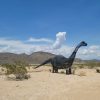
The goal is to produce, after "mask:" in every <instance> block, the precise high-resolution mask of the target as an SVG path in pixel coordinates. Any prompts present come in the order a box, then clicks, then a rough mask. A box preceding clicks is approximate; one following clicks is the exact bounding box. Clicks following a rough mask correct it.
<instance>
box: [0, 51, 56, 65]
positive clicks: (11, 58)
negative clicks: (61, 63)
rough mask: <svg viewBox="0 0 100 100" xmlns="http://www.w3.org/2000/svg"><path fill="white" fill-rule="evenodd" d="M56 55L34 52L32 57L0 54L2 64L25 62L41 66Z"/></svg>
mask: <svg viewBox="0 0 100 100" xmlns="http://www.w3.org/2000/svg"><path fill="white" fill-rule="evenodd" d="M54 56H55V55H54V54H51V53H48V52H41V51H40V52H34V53H32V54H31V55H27V54H25V53H23V54H14V53H0V64H4V63H14V62H15V61H24V62H26V63H29V64H40V63H42V62H43V61H45V60H47V59H49V58H52V57H54Z"/></svg>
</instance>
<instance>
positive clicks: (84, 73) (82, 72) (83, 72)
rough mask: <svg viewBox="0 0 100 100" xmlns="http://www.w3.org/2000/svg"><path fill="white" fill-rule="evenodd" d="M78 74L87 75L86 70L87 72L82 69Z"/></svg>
mask: <svg viewBox="0 0 100 100" xmlns="http://www.w3.org/2000/svg"><path fill="white" fill-rule="evenodd" d="M78 75H79V76H86V72H85V71H81V72H79V74H78Z"/></svg>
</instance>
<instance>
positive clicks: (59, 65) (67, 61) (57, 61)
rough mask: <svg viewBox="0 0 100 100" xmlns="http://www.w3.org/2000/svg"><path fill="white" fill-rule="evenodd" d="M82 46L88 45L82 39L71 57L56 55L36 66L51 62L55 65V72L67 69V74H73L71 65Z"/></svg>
mask: <svg viewBox="0 0 100 100" xmlns="http://www.w3.org/2000/svg"><path fill="white" fill-rule="evenodd" d="M81 46H87V43H85V42H84V41H82V42H81V43H80V44H79V45H77V47H76V48H75V50H74V51H73V53H72V54H71V56H70V57H69V58H66V57H64V56H62V55H56V56H55V57H53V58H50V59H48V60H46V61H45V62H43V63H42V64H40V65H38V66H37V67H35V68H38V67H39V66H42V65H45V64H47V63H51V64H52V67H53V73H54V72H55V73H58V69H66V74H71V66H72V64H73V61H74V59H75V56H76V53H77V51H78V49H79V48H80V47H81ZM67 69H68V71H67Z"/></svg>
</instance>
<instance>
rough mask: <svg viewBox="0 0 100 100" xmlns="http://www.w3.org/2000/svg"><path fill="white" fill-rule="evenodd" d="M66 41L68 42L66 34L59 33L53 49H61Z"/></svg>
mask: <svg viewBox="0 0 100 100" xmlns="http://www.w3.org/2000/svg"><path fill="white" fill-rule="evenodd" d="M65 40H66V32H58V33H57V34H56V41H55V43H54V44H53V48H54V49H59V48H60V47H61V46H62V44H63V42H64V41H65Z"/></svg>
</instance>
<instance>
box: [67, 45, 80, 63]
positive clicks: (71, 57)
mask: <svg viewBox="0 0 100 100" xmlns="http://www.w3.org/2000/svg"><path fill="white" fill-rule="evenodd" d="M80 47H81V45H80V44H79V45H77V47H76V48H75V50H74V51H73V53H72V54H71V56H70V57H69V60H72V61H74V59H75V56H76V53H77V51H78V49H79V48H80Z"/></svg>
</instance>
